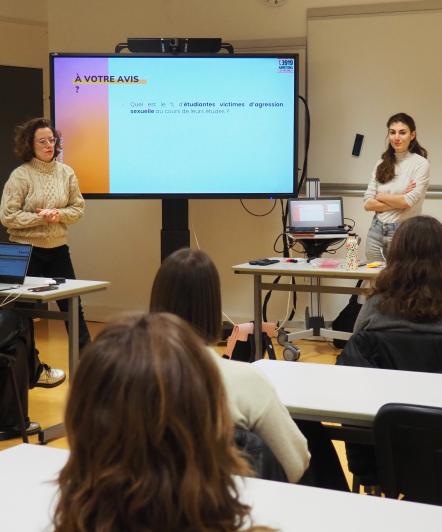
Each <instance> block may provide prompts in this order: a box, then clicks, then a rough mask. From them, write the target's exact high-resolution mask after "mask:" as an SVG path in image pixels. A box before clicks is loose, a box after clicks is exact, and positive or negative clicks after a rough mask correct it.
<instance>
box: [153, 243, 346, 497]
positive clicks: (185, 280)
mask: <svg viewBox="0 0 442 532" xmlns="http://www.w3.org/2000/svg"><path fill="white" fill-rule="evenodd" d="M150 310H151V311H154V312H155V311H156V312H172V313H173V314H176V315H178V316H180V317H181V318H183V319H184V320H186V321H187V323H189V324H190V325H191V326H192V327H193V329H194V330H195V331H196V332H197V333H198V334H199V335H200V337H201V338H202V339H203V341H204V342H205V343H206V345H207V356H208V357H209V358H211V359H212V360H214V361H215V362H216V364H217V366H218V368H219V370H220V373H221V376H222V378H223V382H224V385H225V387H226V392H227V398H228V403H229V409H230V413H231V416H232V418H233V421H234V423H235V424H236V425H237V426H238V427H241V428H242V429H249V430H250V431H253V432H254V433H255V434H257V435H258V436H259V437H260V438H261V440H262V441H263V442H264V444H266V445H267V447H268V448H270V450H271V451H272V452H273V454H274V455H275V457H276V458H277V459H278V461H279V463H280V464H281V466H282V467H283V469H284V471H285V474H286V476H287V479H288V481H289V482H299V481H301V482H302V483H304V484H310V485H311V484H313V485H316V486H319V487H324V488H331V489H340V490H348V487H347V483H346V480H345V477H344V474H343V471H342V468H341V466H340V463H339V459H338V457H337V455H336V452H335V450H334V448H333V445H332V443H331V442H330V440H329V438H328V437H327V435H326V434H325V431H324V430H323V427H322V425H321V424H320V423H313V422H307V421H300V422H297V423H295V422H294V421H293V419H292V418H291V417H290V415H289V413H288V410H287V408H286V407H285V406H284V405H283V404H282V403H281V401H280V400H279V398H278V396H277V394H276V392H275V390H274V389H273V387H272V385H271V384H270V383H269V381H268V380H267V379H266V378H265V377H264V376H263V375H261V374H260V373H259V372H258V371H257V370H256V369H255V368H254V367H253V365H252V364H248V363H246V362H238V361H235V360H226V359H224V358H221V357H220V356H219V354H218V353H217V352H216V351H215V349H213V347H211V346H213V344H215V343H216V342H217V341H218V339H219V338H220V335H221V324H222V312H221V288H220V280H219V275H218V271H217V269H216V266H215V264H214V263H213V261H212V260H211V258H210V257H209V256H208V255H207V254H206V253H204V252H203V251H200V250H193V249H189V248H184V249H180V250H178V251H175V252H174V253H172V254H171V255H169V256H168V257H167V258H166V259H165V260H164V262H163V263H162V265H161V267H160V269H159V270H158V272H157V274H156V276H155V280H154V282H153V287H152V293H151V299H150ZM300 428H301V430H300ZM307 440H308V443H307ZM310 453H311V455H312V456H311V458H312V460H311V463H310V467H309V468H308V470H307V467H308V466H309V461H310ZM306 470H307V471H306ZM304 472H306V475H304Z"/></svg>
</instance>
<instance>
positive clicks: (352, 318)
mask: <svg viewBox="0 0 442 532" xmlns="http://www.w3.org/2000/svg"><path fill="white" fill-rule="evenodd" d="M361 286H362V280H359V281H358V282H357V283H356V287H357V288H360V287H361ZM361 307H362V305H361V303H358V295H357V294H353V295H352V296H351V298H350V299H349V300H348V303H347V305H345V307H344V308H343V309H342V310H341V312H340V313H339V314H338V316H337V317H336V318H335V319H334V320H333V322H332V329H333V330H334V331H344V332H349V333H351V332H353V327H354V325H355V323H356V320H357V318H358V315H359V311H360V310H361ZM346 343H347V340H339V339H338V338H335V339H334V340H333V345H334V346H335V347H337V348H339V349H343V348H344V347H345V344H346Z"/></svg>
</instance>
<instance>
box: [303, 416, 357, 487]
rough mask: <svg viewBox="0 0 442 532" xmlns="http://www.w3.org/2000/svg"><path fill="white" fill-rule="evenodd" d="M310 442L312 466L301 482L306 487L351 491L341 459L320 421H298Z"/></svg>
mask: <svg viewBox="0 0 442 532" xmlns="http://www.w3.org/2000/svg"><path fill="white" fill-rule="evenodd" d="M296 424H297V425H298V428H299V430H300V431H301V432H302V433H303V434H304V436H305V437H306V438H307V441H308V447H309V451H310V454H311V459H310V465H309V467H308V469H307V471H306V472H305V473H304V476H303V477H302V478H301V480H300V481H299V483H300V484H303V485H305V486H315V487H318V488H327V489H332V490H340V491H349V489H348V484H347V480H346V478H345V474H344V471H343V470H342V466H341V463H340V461H339V457H338V455H337V453H336V450H335V448H334V446H333V443H332V442H331V440H330V438H329V436H328V434H327V431H326V429H325V427H324V426H323V425H322V424H321V423H320V422H319V421H305V420H300V419H297V420H296Z"/></svg>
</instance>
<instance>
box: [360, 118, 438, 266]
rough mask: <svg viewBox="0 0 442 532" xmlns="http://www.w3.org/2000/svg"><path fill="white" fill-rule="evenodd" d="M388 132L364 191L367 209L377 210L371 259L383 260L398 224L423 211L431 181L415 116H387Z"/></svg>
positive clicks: (370, 239)
mask: <svg viewBox="0 0 442 532" xmlns="http://www.w3.org/2000/svg"><path fill="white" fill-rule="evenodd" d="M387 131H388V133H387V139H388V147H387V149H386V150H385V152H384V153H383V154H382V157H381V159H380V161H378V162H377V163H376V166H375V168H374V171H373V174H372V176H371V178H370V180H369V183H368V187H367V191H366V192H365V194H364V209H365V210H366V211H372V212H374V218H373V221H372V224H371V227H370V229H369V232H368V235H367V242H366V257H367V259H368V260H369V261H374V260H381V261H382V260H384V258H385V255H386V251H387V246H388V244H389V242H390V241H391V239H392V237H393V235H394V232H395V231H396V229H397V228H398V226H399V224H400V223H401V222H403V221H404V220H406V219H408V218H411V217H412V216H416V215H418V214H420V213H421V212H422V204H423V201H424V199H425V193H426V191H427V188H428V185H429V181H430V164H429V162H428V160H427V150H426V149H425V148H423V147H422V146H421V145H420V144H419V142H418V140H417V136H416V124H415V122H414V120H413V118H412V117H411V116H410V115H407V114H406V113H397V114H395V115H393V116H391V117H390V118H389V119H388V121H387Z"/></svg>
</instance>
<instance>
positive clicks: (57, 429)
mask: <svg viewBox="0 0 442 532" xmlns="http://www.w3.org/2000/svg"><path fill="white" fill-rule="evenodd" d="M78 307H79V297H78V296H73V297H70V298H69V301H68V316H67V322H68V331H69V382H72V379H73V377H74V372H75V369H76V367H77V365H78V361H79V351H80V347H79V338H78ZM65 435H66V431H65V428H64V423H59V424H58V425H53V426H52V427H47V428H46V429H42V430H41V431H40V432H39V433H38V441H39V443H40V444H42V445H44V444H46V443H48V442H49V441H51V440H55V439H57V438H63V436H65Z"/></svg>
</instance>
